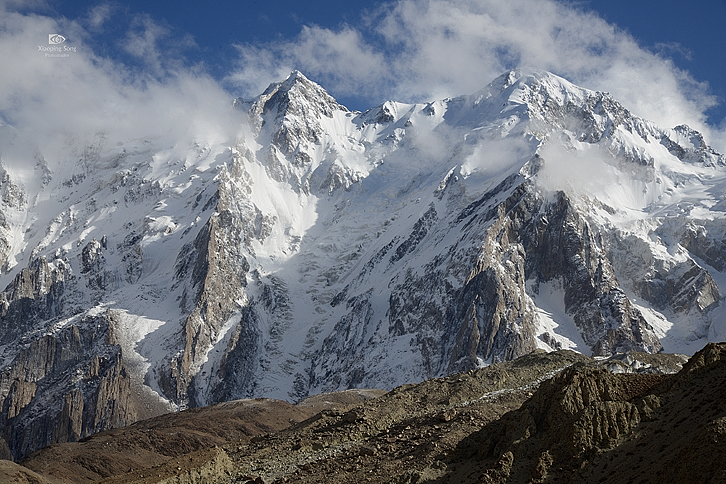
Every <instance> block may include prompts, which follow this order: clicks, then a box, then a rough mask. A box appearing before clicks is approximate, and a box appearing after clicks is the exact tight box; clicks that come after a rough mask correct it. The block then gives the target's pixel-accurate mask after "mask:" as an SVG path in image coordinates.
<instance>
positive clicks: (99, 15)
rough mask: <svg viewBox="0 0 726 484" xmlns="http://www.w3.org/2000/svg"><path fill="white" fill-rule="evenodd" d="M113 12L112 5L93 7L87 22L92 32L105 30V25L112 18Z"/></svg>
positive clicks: (105, 4) (102, 4) (101, 4)
mask: <svg viewBox="0 0 726 484" xmlns="http://www.w3.org/2000/svg"><path fill="white" fill-rule="evenodd" d="M113 10H114V7H113V6H112V5H111V4H110V3H100V4H98V5H95V6H93V7H92V8H91V9H90V10H89V11H88V20H87V21H88V25H89V27H90V28H91V30H101V29H103V24H105V23H106V22H107V21H108V20H109V19H110V18H111V14H112V13H113Z"/></svg>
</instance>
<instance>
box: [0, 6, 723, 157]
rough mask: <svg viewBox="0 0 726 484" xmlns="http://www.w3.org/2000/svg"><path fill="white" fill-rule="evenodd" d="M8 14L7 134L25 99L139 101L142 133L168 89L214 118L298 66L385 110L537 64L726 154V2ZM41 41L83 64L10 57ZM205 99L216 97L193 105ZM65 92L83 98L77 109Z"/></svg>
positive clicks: (57, 107) (0, 25)
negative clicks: (684, 128) (209, 108)
mask: <svg viewBox="0 0 726 484" xmlns="http://www.w3.org/2000/svg"><path fill="white" fill-rule="evenodd" d="M505 4H506V5H505ZM0 5H2V8H3V10H4V11H5V15H3V17H4V20H0V54H2V53H3V52H5V57H9V61H10V65H11V66H13V67H15V66H14V65H16V66H17V69H15V70H14V72H15V74H8V73H6V74H4V75H0V116H2V118H3V119H5V120H6V121H7V122H11V123H13V122H21V121H22V120H25V122H27V123H30V120H32V119H34V118H35V117H36V116H33V115H31V114H30V113H28V112H25V111H24V108H23V106H25V105H26V104H24V103H22V102H20V100H22V99H26V100H27V101H28V105H32V104H33V103H35V105H34V106H33V107H34V109H36V110H37V109H40V110H41V111H42V110H43V109H47V110H48V112H47V116H51V117H52V116H54V115H56V114H58V113H60V112H64V113H67V112H68V111H69V110H74V112H75V111H78V114H77V115H76V121H75V124H74V123H71V122H70V121H68V123H69V125H73V126H75V125H78V126H85V125H90V124H92V122H91V120H92V119H99V116H100V115H99V114H98V111H99V109H94V110H91V109H90V107H89V106H92V105H93V103H94V102H96V103H99V104H98V105H99V106H100V105H101V104H103V105H104V107H103V109H101V111H104V110H105V111H109V110H111V109H116V108H112V107H110V106H118V105H119V103H118V102H114V103H111V102H110V101H108V99H115V98H118V99H125V100H126V101H127V102H128V103H130V104H129V106H128V107H127V108H125V109H124V110H123V111H124V112H123V113H121V114H119V115H117V116H116V118H115V119H119V118H123V117H124V116H125V117H126V118H124V119H127V121H126V122H127V123H128V124H129V125H134V124H138V123H136V122H135V121H134V120H133V117H134V115H133V114H132V113H131V112H130V111H131V110H132V106H133V104H131V103H132V102H139V103H142V106H140V109H141V110H143V109H147V110H148V109H151V108H150V107H149V104H150V103H155V102H157V101H156V100H155V99H151V98H150V97H149V96H150V94H151V93H152V92H154V93H157V94H159V93H161V92H164V93H165V94H164V95H158V96H157V97H158V98H159V99H167V100H168V99H176V100H177V102H178V103H179V104H180V105H182V104H184V105H185V106H186V108H185V109H202V108H201V107H200V106H196V105H191V104H189V105H187V104H188V103H191V102H208V103H214V102H221V100H222V99H223V98H225V99H226V98H229V96H244V97H252V96H254V95H256V94H259V93H260V92H261V91H262V90H263V89H264V87H265V86H266V85H267V84H268V83H269V82H272V81H275V80H280V79H281V78H283V77H285V76H286V75H287V73H289V72H290V70H292V69H299V70H301V71H302V72H303V73H304V74H306V75H307V76H308V77H310V78H311V79H313V80H315V81H317V82H318V83H320V84H321V85H322V86H323V87H325V88H326V89H327V90H328V91H329V92H330V93H331V94H332V95H333V96H335V97H336V98H337V99H338V100H339V101H340V102H342V103H343V104H345V105H347V106H348V107H349V108H351V109H358V110H363V109H366V108H368V107H371V106H374V105H376V104H379V103H381V102H383V101H384V100H387V99H395V100H400V101H424V100H431V99H438V98H442V97H447V96H453V95H458V94H465V93H470V92H473V91H475V90H477V89H479V88H481V87H483V86H484V85H486V84H487V83H488V82H489V81H490V80H492V79H493V78H494V77H496V75H498V74H500V73H501V72H503V71H504V70H505V69H508V68H512V67H516V66H518V65H525V66H528V67H535V68H542V69H547V70H550V71H553V72H555V73H557V74H559V75H562V76H563V77H566V78H568V79H569V80H571V81H572V82H574V83H576V84H579V85H582V86H584V87H588V88H592V89H598V90H604V91H609V92H611V93H612V94H613V95H614V96H615V97H616V98H617V99H619V100H620V101H621V102H622V103H623V104H625V105H626V107H628V108H629V109H631V110H632V111H634V112H635V113H636V114H639V115H641V116H644V117H646V118H648V119H652V120H654V121H656V122H658V123H659V124H662V125H665V126H672V125H675V124H679V123H681V122H686V123H688V124H690V125H692V126H694V127H696V128H697V129H701V130H703V131H705V132H707V136H708V138H709V139H710V140H712V142H713V143H714V144H716V145H717V147H719V148H721V149H723V147H724V146H726V136H724V134H723V133H724V131H726V123H724V118H726V53H725V52H726V51H725V49H724V47H726V29H724V28H723V25H725V24H726V0H710V1H706V0H691V1H690V2H682V1H678V2H676V1H656V0H639V1H635V2H634V1H626V0H608V1H593V0H583V1H579V2H574V1H568V2H563V1H555V0H510V1H508V2H501V1H497V0H396V1H388V2H362V3H353V2H339V1H335V2H333V1H323V0H320V1H308V2H292V1H283V0H267V1H241V2H240V1H219V2H210V3H208V4H204V5H203V6H202V5H200V4H197V3H185V2H171V1H167V0H162V1H155V2H147V1H146V2H141V1H132V2H123V3H120V2H104V1H102V2H86V1H69V0H32V1H23V0H0ZM43 29H46V30H48V29H56V30H58V32H57V33H61V34H62V35H64V36H65V37H66V38H67V39H68V40H67V43H66V45H73V46H77V48H78V50H77V52H75V53H74V55H73V56H71V58H70V59H65V60H62V59H56V60H53V61H50V62H53V63H54V64H53V66H52V67H50V66H49V65H48V59H47V58H44V59H43V60H42V61H41V60H40V59H39V58H38V57H37V56H35V57H32V59H31V58H30V56H29V55H26V54H27V53H26V54H22V53H21V50H20V49H18V48H15V47H14V46H18V45H26V46H27V47H28V48H31V47H32V45H29V44H35V43H41V40H38V41H37V42H36V41H35V39H36V38H37V39H40V38H42V37H43V35H45V30H43ZM49 33H50V32H49ZM31 34H32V35H31ZM33 36H34V37H33ZM23 42H24V43H25V44H23ZM3 47H4V49H5V50H4V51H3ZM21 54H22V55H21ZM66 61H67V62H66ZM11 70H13V69H11ZM23 72H25V73H27V74H26V75H28V76H34V77H35V78H37V79H41V80H42V79H44V76H53V77H60V78H63V79H66V82H67V84H66V87H65V88H63V89H66V91H60V89H62V87H58V86H60V84H58V83H56V82H54V83H52V84H53V85H54V87H49V85H48V82H41V81H38V83H37V85H38V86H39V88H41V89H43V92H38V93H34V92H32V85H33V83H27V82H23V80H22V79H21V78H20V76H21V74H19V73H23ZM2 76H4V82H3V77H2ZM13 76H14V77H13ZM94 76H97V80H96V81H94V80H93V78H94ZM46 80H47V79H46ZM195 83H198V84H199V85H198V86H196V84H195ZM29 84H30V85H29ZM56 84H58V86H56ZM195 86H196V87H195ZM201 88H203V89H205V90H206V94H205V96H207V97H204V96H202V95H201V94H198V93H196V92H195V94H191V93H192V92H193V91H195V90H199V89H201ZM54 89H58V90H59V91H58V93H57V95H52V94H53V93H52V92H50V91H52V90H54ZM68 89H70V90H75V91H77V92H72V93H71V94H72V95H70V96H69V95H68V93H67V90H68ZM49 90H50V91H49ZM185 90H188V91H189V92H187V91H185ZM175 93H176V94H175ZM61 95H62V96H65V97H69V98H70V100H69V101H67V104H66V105H63V103H62V102H60V101H58V99H57V98H58V96H61ZM175 95H176V96H177V97H176V98H175V97H174V96H175ZM165 96H169V97H168V98H167V97H165ZM190 98H195V99H196V101H191V100H190ZM217 98H219V99H217ZM104 99H105V101H103V100H104ZM84 109H87V110H88V112H87V113H86V114H85V116H86V117H85V118H84V112H85V111H84ZM119 109H120V108H119ZM155 109H156V108H155ZM160 109H161V108H158V109H157V111H158V110H160ZM89 113H90V114H89ZM47 116H46V117H47ZM89 116H90V118H89ZM146 116H147V117H148V114H147V115H146ZM209 116H212V114H211V113H209ZM142 124H143V123H142ZM69 129H71V128H69Z"/></svg>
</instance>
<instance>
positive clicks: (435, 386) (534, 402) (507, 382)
mask: <svg viewBox="0 0 726 484" xmlns="http://www.w3.org/2000/svg"><path fill="white" fill-rule="evenodd" d="M724 355H726V344H709V345H708V346H707V347H705V348H704V349H703V350H702V351H700V352H698V353H697V354H696V355H695V356H694V357H692V358H691V359H690V360H689V361H688V362H687V363H685V364H684V362H685V358H684V357H683V356H682V355H668V354H658V355H648V354H643V353H630V354H629V355H620V356H618V357H616V358H611V359H608V360H595V359H593V358H589V357H585V356H583V355H581V354H578V353H575V352H572V351H567V350H562V351H558V352H553V353H545V352H543V351H540V350H538V351H536V352H534V353H532V354H531V355H527V356H524V357H521V358H519V359H516V360H514V361H511V362H506V363H499V364H495V365H492V366H490V367H487V368H484V369H480V370H472V371H469V372H466V373H460V374H457V375H452V376H450V377H447V378H440V379H435V380H429V381H426V382H423V383H420V384H416V385H405V386H402V387H398V388H396V389H394V390H392V391H390V392H388V393H386V394H384V395H382V396H378V397H377V398H373V399H370V397H373V396H376V393H374V392H372V391H366V392H365V393H351V392H353V391H348V392H343V393H339V394H327V395H320V396H317V397H311V398H309V399H306V400H303V401H302V402H300V403H299V404H298V405H297V406H298V407H303V408H299V409H294V408H293V406H291V405H289V404H284V402H273V401H269V400H251V401H241V402H230V403H225V404H220V405H216V406H213V407H209V408H205V409H199V410H192V411H186V412H180V413H176V414H170V415H168V416H166V417H164V419H163V420H162V419H159V418H157V419H152V420H150V421H147V422H140V423H137V424H135V425H134V426H133V427H131V428H129V429H128V430H126V429H118V430H113V431H109V432H105V433H102V434H98V435H97V436H94V437H91V438H90V439H87V440H86V441H84V442H81V443H76V444H63V445H62V446H52V447H49V448H48V449H45V450H43V451H41V452H39V453H37V454H35V455H33V456H32V457H30V458H28V459H26V460H24V461H23V462H22V464H23V465H24V466H27V467H28V468H30V469H32V470H33V471H34V472H36V473H40V474H41V475H43V476H51V475H52V476H54V477H55V478H56V479H58V478H59V477H60V476H63V475H65V476H69V477H66V480H62V481H61V482H88V481H83V480H79V479H78V476H80V475H83V473H84V472H86V473H88V472H89V471H92V470H96V471H98V470H99V469H102V468H103V466H104V465H105V466H106V468H107V469H110V468H109V466H110V465H121V464H119V463H121V462H128V459H129V458H130V457H133V456H134V455H137V454H138V452H139V448H145V449H146V452H150V451H154V450H155V451H156V452H157V454H156V455H157V456H159V451H160V450H162V449H163V448H164V447H160V446H155V445H154V444H153V442H159V443H160V444H161V445H162V446H163V445H165V444H164V442H165V439H176V441H183V440H184V439H188V437H189V436H191V435H195V434H194V433H191V432H190V431H192V430H194V429H197V430H196V435H197V436H198V438H199V437H201V435H202V433H200V432H199V431H200V430H201V429H200V428H199V427H197V426H196V424H195V422H197V421H198V420H199V419H204V420H206V421H209V422H210V423H211V425H210V426H209V427H208V429H209V434H214V433H215V432H216V431H215V425H216V424H215V422H220V423H221V422H222V421H223V418H228V417H229V416H231V415H233V414H235V413H237V415H239V416H242V415H246V417H244V418H243V419H240V420H233V422H240V423H241V422H242V421H243V420H246V422H247V425H248V427H247V428H249V429H251V428H253V427H252V425H257V426H258V429H257V430H256V431H252V432H249V433H246V434H245V435H242V436H241V438H240V437H235V436H232V438H231V439H230V440H227V441H224V437H222V436H217V437H216V440H215V441H214V442H212V441H211V440H209V441H207V442H206V443H203V444H202V443H201V441H198V442H197V444H198V445H200V447H205V446H206V450H204V449H203V448H199V447H197V448H199V450H195V451H194V452H193V453H190V454H188V455H180V453H177V454H173V455H171V454H166V455H167V457H163V456H159V457H161V458H160V459H159V457H157V459H159V460H163V462H161V463H160V464H159V465H156V466H153V465H152V464H151V462H149V463H147V464H146V466H145V467H144V468H140V469H136V468H135V469H134V470H133V471H132V472H129V473H124V474H122V475H116V476H113V477H111V476H108V477H107V479H106V480H104V481H103V482H109V483H111V482H115V483H132V482H146V483H160V482H196V481H194V480H193V479H194V478H195V477H194V476H197V477H196V478H197V479H198V478H199V477H198V476H200V475H201V476H203V480H204V482H210V483H212V482H218V483H230V482H267V483H272V482H310V483H316V482H320V483H322V482H330V481H331V479H333V480H335V481H336V482H338V481H340V482H361V481H367V480H370V481H371V482H432V483H433V482H437V483H439V482H464V483H466V482H573V483H585V482H604V481H602V479H606V480H607V481H608V482H633V479H636V478H637V479H636V482H638V481H640V480H643V479H644V480H643V482H660V481H662V479H663V478H666V479H668V478H670V479H675V480H676V481H677V482H709V481H710V480H711V479H713V478H718V477H719V476H723V472H724V471H725V470H726V469H724V468H723V460H722V459H720V458H719V456H722V455H723V452H724V450H726V449H724V448H722V447H723V445H722V444H719V442H721V441H722V440H723V439H722V438H720V437H719V436H720V435H722V434H723V432H724V429H723V428H721V427H722V426H721V427H720V426H719V425H720V424H719V422H721V420H723V419H726V407H725V406H724V405H723V404H722V403H721V399H719V398H718V395H720V394H721V392H723V390H724V389H723V388H722V387H723V385H724V381H726V380H725V379H724V378H723V377H724V375H723V372H724V371H725V370H726V365H724ZM681 365H682V366H681ZM678 367H682V369H681V370H680V371H678V373H676V374H674V373H664V372H672V371H673V370H674V369H675V368H678ZM607 368H610V370H611V371H608V370H607ZM612 371H616V372H618V373H613V372H612ZM377 395H380V392H379V393H378V394H377ZM361 400H363V401H361ZM356 401H357V402H358V403H356ZM316 405H325V406H326V407H327V408H326V409H324V410H323V411H321V412H319V413H316V414H315V415H313V416H312V417H310V418H308V419H306V420H303V421H300V422H299V423H296V424H294V425H292V426H290V427H287V428H281V429H278V430H273V431H270V432H269V433H268V434H265V435H257V436H254V435H255V434H258V433H259V432H260V431H263V432H264V430H263V429H262V428H261V427H260V425H261V424H262V423H263V422H270V423H272V422H275V421H279V420H276V419H275V415H276V414H277V412H282V413H280V414H278V415H280V416H283V415H284V416H288V415H291V413H290V412H291V411H292V412H296V411H308V410H306V409H305V408H304V407H306V406H316ZM255 407H257V408H258V409H259V410H260V412H259V413H255V412H253V411H251V410H252V409H253V408H255ZM318 408H320V407H318ZM245 409H246V410H245ZM200 412H201V413H200ZM220 417H222V418H220ZM237 425H238V424H237ZM273 425H274V424H273ZM283 427H284V425H283ZM240 428H241V427H240ZM719 429H720V430H719ZM172 430H173V431H174V432H171V431H172ZM271 430H272V429H271ZM172 434H174V435H176V437H174V436H172ZM132 435H147V437H145V439H146V441H147V443H141V442H138V443H135V444H133V443H132V442H133V440H131V439H129V437H131V436H132ZM165 435H166V437H164V436H165ZM220 437H222V438H220ZM167 442H168V441H167ZM149 443H151V444H149ZM109 444H111V445H112V446H114V449H115V450H113V451H110V452H109V451H108V450H105V451H104V450H103V449H104V448H105V449H108V445H109ZM128 444H132V445H131V446H129V445H128ZM215 444H216V445H217V447H214V445H215ZM64 446H65V447H64ZM56 447H58V449H57V450H54V449H55V448H56ZM84 448H85V449H86V451H85V452H86V453H85V454H84V453H83V450H82V449H84ZM99 450H101V451H103V452H105V454H104V456H103V457H99V456H93V454H89V452H91V453H95V452H98V451H99ZM168 450H171V449H168ZM168 450H167V451H168ZM192 450H193V449H192ZM684 455H688V459H686V460H684V459H682V458H681V457H682V456H684ZM94 459H95V460H94ZM96 461H98V462H96ZM101 462H103V464H101ZM663 462H666V463H667V465H665V466H664V465H663ZM126 465H128V464H126ZM649 465H650V466H652V468H649V467H648V466H649ZM71 471H72V472H71ZM71 476H72V477H71ZM97 476H98V475H97ZM89 477H90V476H89ZM99 477H103V476H98V477H96V479H98V478H99ZM74 478H75V479H76V480H73V479H74Z"/></svg>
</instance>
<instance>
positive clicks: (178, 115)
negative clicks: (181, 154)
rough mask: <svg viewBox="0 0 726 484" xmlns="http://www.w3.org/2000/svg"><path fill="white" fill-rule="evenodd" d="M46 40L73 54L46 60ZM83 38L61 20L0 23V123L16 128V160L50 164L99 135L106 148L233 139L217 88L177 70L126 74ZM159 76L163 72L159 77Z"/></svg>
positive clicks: (235, 119)
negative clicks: (148, 141) (137, 142)
mask: <svg viewBox="0 0 726 484" xmlns="http://www.w3.org/2000/svg"><path fill="white" fill-rule="evenodd" d="M48 33H60V34H62V35H63V36H64V37H66V39H67V41H66V42H65V43H64V44H63V45H62V46H61V48H63V47H69V48H73V49H75V52H74V51H70V52H67V53H66V52H63V54H67V57H48V56H46V54H47V52H43V51H41V50H40V49H39V46H47V45H48V44H47V42H48ZM87 35H88V34H87V33H86V32H85V31H84V30H83V29H82V28H81V27H80V25H79V24H78V23H76V22H72V21H68V20H64V19H61V20H58V21H56V20H53V19H50V18H48V17H44V16H40V15H23V14H20V13H17V12H12V11H4V12H2V14H1V15H0V58H2V59H3V61H4V64H5V65H6V66H7V68H5V69H2V70H0V122H4V123H7V124H11V125H12V126H13V127H14V128H15V130H14V131H15V132H16V133H17V136H18V141H17V142H16V145H15V147H14V150H15V154H16V155H18V156H22V155H23V153H25V155H28V154H31V156H32V153H34V152H35V151H36V150H39V151H40V152H42V153H43V154H44V156H45V157H46V159H47V160H48V161H49V162H51V161H52V158H53V157H54V156H56V150H54V149H53V147H58V146H63V145H64V143H67V142H68V141H69V140H75V141H78V142H80V143H84V142H90V141H91V140H93V139H95V138H97V136H98V134H102V135H103V136H104V138H105V139H106V140H107V142H108V143H109V144H112V143H113V144H115V143H116V142H119V141H120V142H124V141H128V140H130V139H136V138H155V139H157V140H159V143H165V144H167V145H173V144H174V143H177V142H185V141H191V140H199V141H205V142H212V140H216V141H223V140H227V139H231V138H233V137H234V136H235V135H236V132H237V129H239V126H240V122H241V120H240V119H239V118H240V115H239V113H236V112H234V111H233V110H232V107H231V100H232V96H231V94H229V93H228V92H227V91H225V90H224V89H222V88H221V87H220V85H219V83H218V82H217V81H215V80H214V79H212V78H211V77H209V76H207V75H205V74H203V73H198V72H196V71H195V70H193V69H184V68H180V67H178V64H175V69H174V70H169V69H166V68H165V67H163V65H162V64H161V63H157V64H156V65H155V66H153V69H151V72H150V71H149V70H148V69H147V70H143V69H142V72H135V71H132V70H129V69H127V68H126V67H124V66H123V65H121V64H118V63H115V62H112V61H110V60H108V59H104V58H100V57H98V56H96V55H94V53H93V52H92V51H91V49H90V47H89V46H88V45H87V44H86V43H84V39H85V38H86V36H87ZM152 40H153V39H152ZM140 48H141V47H140ZM141 49H142V52H145V51H143V48H141ZM144 55H146V54H144ZM159 69H166V70H165V71H164V72H162V73H161V74H160V75H156V74H159V72H158V70H159ZM0 149H2V150H5V151H7V147H2V146H0Z"/></svg>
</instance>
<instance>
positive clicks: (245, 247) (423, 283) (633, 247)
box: [0, 71, 726, 457]
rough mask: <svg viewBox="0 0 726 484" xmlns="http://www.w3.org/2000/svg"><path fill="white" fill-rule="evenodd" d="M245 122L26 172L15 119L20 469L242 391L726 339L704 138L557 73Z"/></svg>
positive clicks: (264, 108) (720, 177)
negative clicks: (356, 108)
mask: <svg viewBox="0 0 726 484" xmlns="http://www.w3.org/2000/svg"><path fill="white" fill-rule="evenodd" d="M234 107H235V109H236V112H237V113H238V115H239V124H240V131H239V132H240V134H239V136H238V137H237V138H236V139H234V140H229V139H226V138H224V137H215V136H214V134H211V135H209V134H208V135H207V136H205V137H193V136H190V137H189V139H179V140H174V142H173V143H168V142H165V141H160V140H154V139H142V140H134V141H128V142H127V143H123V144H111V143H108V142H107V141H106V138H105V136H104V135H103V134H99V135H97V136H96V138H95V139H94V142H93V143H78V142H73V141H72V140H71V141H69V142H68V143H67V144H66V145H64V146H62V147H61V148H59V149H58V150H57V151H54V152H52V153H51V152H48V153H43V152H38V153H37V154H36V156H35V158H34V159H25V158H19V157H16V156H13V153H14V151H13V150H12V149H8V147H12V145H13V143H14V142H15V140H16V135H15V133H14V130H13V128H12V127H10V126H2V127H0V162H1V163H2V170H3V172H2V177H1V183H0V195H1V196H0V200H1V201H0V266H1V267H2V275H1V277H0V279H2V280H1V281H0V287H4V288H5V289H4V291H3V292H2V293H0V355H1V356H0V404H1V405H2V415H1V416H0V427H2V428H3V429H4V430H3V431H2V438H3V439H4V440H5V441H6V442H7V444H8V446H9V447H10V449H11V450H12V452H13V454H14V455H15V456H16V457H18V456H22V455H27V454H28V453H29V452H31V451H33V450H35V449H37V448H39V447H41V446H44V445H47V444H49V443H55V442H61V441H66V440H77V439H79V438H81V437H83V436H85V435H88V434H90V433H93V432H95V431H98V430H102V429H106V428H109V427H113V426H118V425H123V424H126V423H130V422H132V421H134V420H137V419H139V418H143V417H146V416H151V415H154V414H158V413H160V412H163V411H166V410H170V409H178V408H184V407H187V406H198V405H205V404H211V403H214V402H218V401H223V400H229V399H234V398H240V397H248V396H267V397H274V398H282V399H287V400H296V399H298V398H300V397H303V396H305V395H307V394H310V393H317V392H321V391H331V390H337V389H344V388H351V387H378V388H391V387H393V386H396V385H399V384H402V383H408V382H415V381H421V380H423V379H426V378H431V377H437V376H441V375H445V374H449V373H452V372H455V371H461V370H465V369H471V368H475V367H480V366H483V365H487V364H490V363H492V362H497V361H501V360H507V359H512V358H514V357H517V356H520V355H523V354H526V353H529V352H531V351H532V350H534V349H535V348H544V349H548V350H549V349H557V348H572V349H576V350H578V351H580V352H582V353H585V354H588V355H602V356H604V355H610V354H613V353H615V352H623V351H628V350H630V349H636V350H639V351H646V352H657V351H661V350H665V351H669V352H683V353H689V354H692V353H693V352H695V351H696V350H698V349H700V348H701V347H702V346H703V345H704V344H705V343H706V342H707V341H713V340H720V339H723V338H724V335H725V333H726V312H725V311H724V309H723V305H721V292H722V291H724V290H726V201H725V200H726V195H724V193H726V191H725V190H724V188H725V187H726V158H725V157H724V156H723V155H721V154H719V153H717V152H715V151H714V150H713V149H712V148H710V147H709V146H708V145H706V143H705V142H704V139H703V137H702V136H701V135H700V134H699V133H698V132H696V131H693V130H692V129H690V128H688V127H687V126H678V127H676V128H673V129H663V128H661V127H658V126H656V125H654V124H653V123H650V122H648V121H646V120H643V119H641V118H638V117H637V116H635V115H633V114H631V113H630V112H629V111H628V110H627V109H625V108H624V107H623V106H621V105H620V104H619V103H618V102H617V101H616V100H615V99H613V98H612V97H611V96H610V95H609V94H607V93H602V92H594V91H589V90H586V89H582V88H579V87H577V86H574V85H572V84H571V83H569V82H567V81H566V80H564V79H562V78H559V77H557V76H555V75H553V74H550V73H547V72H541V71H534V72H529V73H524V72H521V71H512V72H508V73H505V74H504V75H502V76H500V77H499V78H497V79H495V80H494V81H493V82H492V83H491V84H489V85H488V86H487V87H485V88H484V89H482V90H481V91H479V92H477V93H475V94H473V95H469V96H462V97H458V98H454V99H445V100H441V101H436V102H431V103H428V104H402V103H397V102H386V103H384V104H382V105H381V106H378V107H376V108H373V109H370V110H368V111H366V112H365V113H360V112H350V111H349V110H347V109H346V108H345V107H343V106H341V105H340V104H338V103H337V102H336V101H335V100H334V99H333V98H332V97H331V96H330V95H329V94H327V93H326V92H325V91H324V90H323V89H322V88H321V87H320V86H318V85H317V84H315V83H313V82H311V81H309V80H308V79H306V78H305V77H304V76H303V75H302V74H300V73H298V72H294V73H293V74H292V75H291V76H290V77H288V78H287V79H286V80H284V81H282V82H280V83H276V84H273V85H271V86H270V87H269V88H268V89H267V90H266V91H265V92H264V93H263V94H262V95H261V96H260V97H259V98H257V99H254V100H243V99H238V100H236V101H235V102H234ZM0 445H2V442H0Z"/></svg>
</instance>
